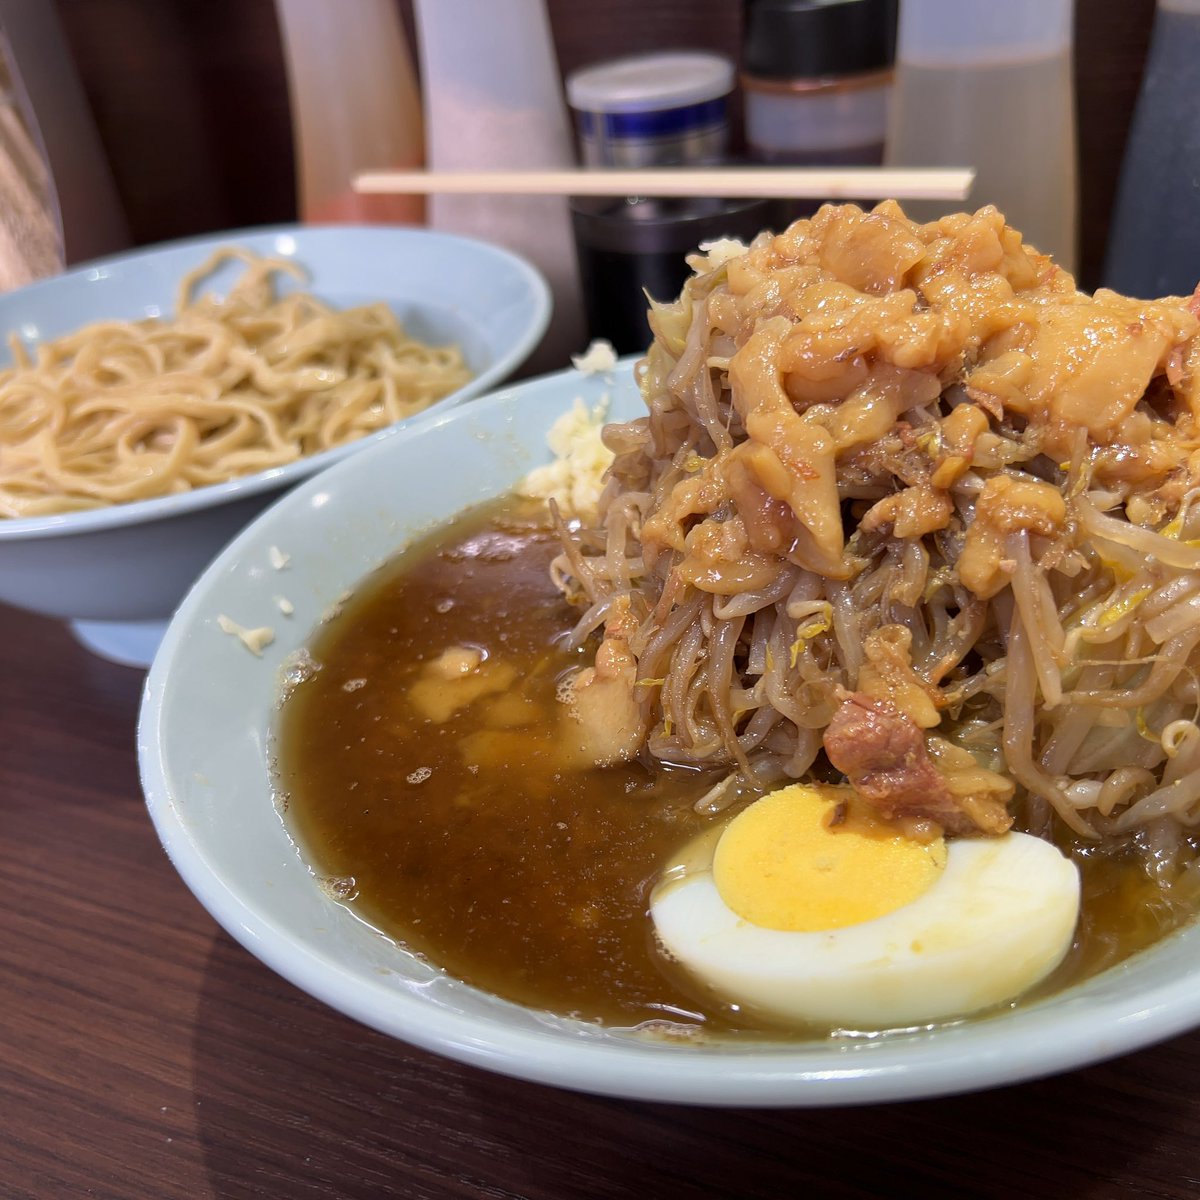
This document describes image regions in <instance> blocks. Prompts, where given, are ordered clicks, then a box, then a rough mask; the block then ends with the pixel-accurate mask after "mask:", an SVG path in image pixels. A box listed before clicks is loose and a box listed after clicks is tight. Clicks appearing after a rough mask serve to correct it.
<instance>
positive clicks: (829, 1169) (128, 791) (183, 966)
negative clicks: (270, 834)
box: [0, 608, 1200, 1200]
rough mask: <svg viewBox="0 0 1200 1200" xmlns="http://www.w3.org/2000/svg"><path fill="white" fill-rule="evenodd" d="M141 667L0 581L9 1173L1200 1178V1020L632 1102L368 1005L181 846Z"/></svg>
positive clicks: (924, 1188)
mask: <svg viewBox="0 0 1200 1200" xmlns="http://www.w3.org/2000/svg"><path fill="white" fill-rule="evenodd" d="M140 686H141V675H140V673H139V672H136V671H133V670H129V669H127V668H124V667H118V666H113V665H110V664H108V663H105V662H102V661H100V660H99V659H96V658H93V657H92V656H91V655H89V654H88V653H87V652H85V651H84V650H82V649H81V648H80V647H78V646H77V645H76V644H75V642H74V641H73V640H72V639H71V637H70V635H69V633H68V632H67V631H66V629H65V628H64V627H63V626H61V625H58V624H55V623H53V622H49V621H44V620H41V619H39V618H36V617H31V616H27V615H25V614H21V613H17V612H14V611H13V610H11V609H3V608H0V728H2V736H0V849H2V853H0V914H2V915H0V1031H2V1039H0V1045H2V1053H3V1060H2V1063H0V1197H3V1200H24V1198H26V1197H36V1198H37V1200H59V1198H60V1197H77V1196H78V1197H97V1198H100V1200H176V1198H178V1200H209V1198H217V1197H220V1198H222V1200H225V1198H241V1197H280V1198H285V1200H305V1198H308V1197H314V1198H335V1197H336V1198H337V1200H359V1198H364V1200H365V1198H368V1197H370V1198H372V1200H374V1198H377V1197H405V1198H409V1200H434V1198H441V1197H480V1198H484V1197H486V1198H488V1200H515V1198H517V1197H526V1198H529V1200H571V1198H574V1197H586V1198H587V1200H607V1198H615V1197H635V1196H636V1197H639V1198H644V1200H653V1198H658V1197H662V1198H664V1200H686V1198H688V1197H702V1196H703V1197H719V1198H722V1200H724V1198H730V1197H762V1198H764V1200H766V1198H770V1200H777V1198H778V1200H783V1198H791V1197H806V1196H815V1197H894V1196H901V1195H905V1194H913V1195H917V1196H920V1195H925V1196H929V1195H933V1196H947V1197H968V1196H988V1197H1053V1198H1055V1200H1068V1198H1072V1197H1196V1196H1200V1137H1197V1130H1200V1084H1198V1082H1197V1080H1198V1077H1200V1033H1197V1034H1192V1035H1189V1036H1186V1037H1181V1038H1178V1039H1176V1040H1175V1041H1172V1042H1170V1043H1168V1044H1166V1045H1163V1046H1159V1047H1157V1048H1155V1049H1151V1050H1148V1051H1144V1052H1142V1053H1139V1054H1134V1055H1130V1056H1128V1057H1126V1058H1123V1059H1120V1060H1117V1061H1115V1062H1112V1063H1109V1064H1106V1065H1102V1066H1098V1067H1094V1068H1092V1069H1089V1070H1085V1071H1080V1072H1077V1073H1075V1074H1072V1075H1067V1076H1062V1077H1059V1078H1056V1079H1050V1080H1045V1081H1042V1082H1038V1083H1032V1084H1027V1085H1024V1086H1020V1087H1011V1088H1006V1089H1003V1090H1000V1091H993V1092H986V1093H983V1094H980V1095H974V1096H965V1097H960V1098H954V1099H945V1100H935V1101H922V1102H915V1103H911V1104H897V1105H888V1106H885V1107H876V1108H862V1109H841V1110H832V1111H823V1112H822V1111H809V1110H802V1109H794V1110H774V1111H772V1110H767V1111H752V1110H715V1109H689V1108H682V1107H672V1106H666V1105H649V1104H633V1103H622V1102H620V1101H616V1100H606V1099H598V1098H594V1097H589V1096H582V1095H575V1094H572V1093H568V1092H560V1091H555V1090H552V1089H550V1088H545V1087H541V1086H537V1085H533V1084H525V1083H520V1082H516V1081H512V1080H507V1079H502V1078H499V1077H497V1076H492V1075H488V1074H485V1073H483V1072H481V1071H479V1070H476V1069H474V1068H469V1067H462V1066H458V1065H457V1064H455V1063H452V1062H448V1061H445V1060H443V1059H440V1058H436V1057H433V1056H431V1055H429V1054H426V1053H424V1052H422V1051H418V1050H413V1049H409V1048H408V1047H407V1046H404V1045H402V1044H400V1043H399V1042H394V1041H389V1040H388V1039H387V1038H385V1037H383V1036H381V1035H379V1034H377V1033H374V1032H372V1031H371V1030H368V1029H365V1028H362V1027H360V1026H359V1025H357V1024H355V1023H354V1022H352V1021H350V1020H349V1019H347V1018H345V1017H342V1016H341V1015H339V1014H338V1013H335V1012H333V1011H331V1010H330V1009H327V1008H325V1007H324V1006H323V1005H321V1004H319V1003H318V1002H317V1001H315V1000H312V999H310V998H309V997H308V996H306V995H304V994H303V993H301V992H299V991H297V990H296V989H295V988H293V987H292V986H291V985H290V984H288V983H285V982H284V981H283V980H281V979H279V978H277V977H276V976H275V975H274V974H272V973H271V972H270V971H269V970H268V969H267V968H266V967H264V966H262V965H261V964H260V963H259V962H258V961H257V960H256V959H254V958H252V957H251V956H250V955H249V954H248V953H246V951H244V950H243V949H242V948H241V947H240V946H239V945H237V944H236V943H235V942H234V941H233V940H232V939H231V938H230V937H228V936H227V935H226V934H225V933H224V932H223V931H221V930H220V929H218V928H217V927H216V926H215V925H214V923H213V922H212V920H211V919H210V918H209V917H208V915H207V914H206V913H205V912H204V911H203V910H202V909H201V908H200V906H199V904H197V903H196V901H195V900H193V899H192V897H191V895H190V893H189V892H188V891H187V889H186V888H185V887H184V885H183V884H182V882H181V881H180V880H179V879H178V878H177V876H176V875H175V873H174V871H173V870H172V868H171V866H170V864H169V863H168V861H167V859H166V858H165V856H164V855H163V853H162V852H161V850H160V849H159V846H158V843H157V841H156V838H155V834H154V831H153V829H152V827H151V824H150V821H149V818H148V817H147V815H146V813H145V810H144V808H143V806H142V799H141V794H140V790H139V786H138V777H137V763H136V756H135V752H134V726H135V721H136V715H137V705H138V695H139V689H140Z"/></svg>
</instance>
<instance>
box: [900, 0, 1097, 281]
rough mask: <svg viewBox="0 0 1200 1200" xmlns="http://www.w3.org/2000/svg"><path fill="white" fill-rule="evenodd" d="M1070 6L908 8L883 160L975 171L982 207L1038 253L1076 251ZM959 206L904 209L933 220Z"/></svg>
mask: <svg viewBox="0 0 1200 1200" xmlns="http://www.w3.org/2000/svg"><path fill="white" fill-rule="evenodd" d="M1071 18H1072V0H1004V2H1003V3H996V2H995V0H904V2H903V3H902V4H901V7H900V25H899V34H898V42H897V50H896V76H895V84H894V89H893V93H892V107H891V116H890V119H889V123H888V144H887V152H886V155H885V161H886V162H887V164H888V165H889V166H912V167H917V166H971V167H974V168H975V172H976V174H975V184H974V186H973V187H972V189H971V195H970V197H969V198H968V205H969V206H971V207H974V208H978V207H981V206H982V205H985V204H994V205H996V207H997V208H999V209H1000V211H1001V212H1003V213H1004V215H1005V217H1006V218H1007V219H1008V221H1009V223H1010V224H1011V225H1013V226H1015V227H1016V228H1017V229H1019V230H1020V231H1021V233H1022V234H1024V235H1025V238H1026V240H1027V241H1028V242H1030V243H1031V244H1032V245H1034V246H1036V247H1037V248H1038V249H1039V250H1042V251H1044V252H1045V253H1047V254H1052V255H1054V257H1055V259H1056V260H1057V261H1058V262H1059V263H1060V264H1061V265H1062V266H1064V267H1066V268H1067V269H1068V270H1074V266H1075V259H1076V254H1077V236H1078V234H1077V223H1078V216H1077V208H1078V203H1077V198H1076V163H1075V157H1076V148H1075V103H1074V93H1073V87H1072V73H1071ZM961 207H962V204H961V203H956V204H944V203H935V202H931V201H922V202H919V203H911V204H906V205H905V208H906V209H907V210H908V211H909V212H910V214H911V215H912V216H913V217H914V218H915V219H917V220H924V221H927V220H932V219H933V218H935V217H938V216H942V215H944V214H945V213H947V212H950V211H953V210H954V209H955V208H961Z"/></svg>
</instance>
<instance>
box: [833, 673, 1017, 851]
mask: <svg viewBox="0 0 1200 1200" xmlns="http://www.w3.org/2000/svg"><path fill="white" fill-rule="evenodd" d="M825 753H826V754H827V755H828V756H829V761H830V762H831V763H832V764H833V765H834V767H836V768H837V769H838V770H839V771H841V772H842V773H843V774H845V775H846V777H847V778H848V779H849V780H850V782H851V784H852V785H853V786H854V790H855V791H856V792H858V794H859V795H860V796H862V798H863V799H864V800H866V801H868V802H869V803H871V804H873V805H874V806H875V807H876V808H878V809H879V811H880V812H881V813H882V814H883V815H884V816H885V817H888V818H925V819H927V820H930V821H936V822H937V823H938V824H939V825H941V827H942V828H943V829H944V830H945V831H946V832H947V833H951V834H963V833H977V832H980V830H981V829H982V831H983V832H985V833H1002V832H1003V831H1004V829H1006V828H1007V827H1008V823H1009V822H1008V820H1007V815H1006V814H1004V813H1002V812H1001V813H998V814H993V813H991V812H990V811H987V812H980V811H979V806H976V805H973V804H964V803H963V801H962V800H961V799H960V798H959V797H956V796H955V795H954V793H953V792H952V791H951V789H950V785H949V783H948V782H947V779H946V777H945V775H943V774H942V772H941V771H940V770H938V768H937V766H936V765H935V764H934V762H933V760H932V759H931V758H930V757H929V753H928V751H927V750H926V748H925V735H924V733H923V732H922V731H921V728H920V727H919V726H918V725H917V724H916V722H915V721H913V720H912V719H911V718H909V717H907V716H905V714H904V713H902V712H900V711H899V709H897V708H896V706H895V705H894V704H892V703H891V702H890V701H887V700H873V699H872V698H871V697H870V696H867V695H865V694H863V693H862V692H854V693H851V694H848V695H847V696H846V697H845V699H843V701H842V703H841V706H840V707H839V708H838V710H837V712H835V713H834V715H833V720H832V721H830V722H829V727H828V728H827V729H826V730H825ZM980 818H982V820H981V819H980ZM993 818H994V819H993Z"/></svg>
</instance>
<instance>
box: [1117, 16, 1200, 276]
mask: <svg viewBox="0 0 1200 1200" xmlns="http://www.w3.org/2000/svg"><path fill="white" fill-rule="evenodd" d="M1198 60H1200V0H1159V3H1158V10H1157V12H1156V13H1155V17H1154V33H1153V36H1152V39H1151V42H1150V53H1149V55H1148V57H1147V59H1146V70H1145V74H1144V75H1143V77H1142V90H1141V95H1140V96H1139V97H1138V102H1137V108H1136V109H1135V110H1134V116H1133V124H1132V126H1131V127H1130V131H1129V141H1128V143H1127V145H1126V148H1125V163H1124V166H1123V167H1122V168H1121V182H1120V185H1119V187H1118V190H1117V202H1116V205H1115V206H1114V208H1113V218H1112V223H1111V226H1110V228H1111V231H1112V232H1111V233H1110V235H1109V245H1108V259H1107V262H1106V263H1105V267H1104V278H1103V283H1104V284H1105V286H1106V287H1111V288H1116V290H1117V291H1119V292H1126V293H1127V294H1129V295H1132V296H1142V297H1145V298H1151V297H1154V296H1167V295H1176V296H1178V295H1188V294H1189V293H1191V291H1192V290H1193V289H1194V288H1195V287H1196V284H1197V282H1200V198H1198V197H1200V112H1198V110H1197V107H1196V96H1195V88H1194V87H1193V80H1194V73H1195V70H1196V62H1197V61H1198Z"/></svg>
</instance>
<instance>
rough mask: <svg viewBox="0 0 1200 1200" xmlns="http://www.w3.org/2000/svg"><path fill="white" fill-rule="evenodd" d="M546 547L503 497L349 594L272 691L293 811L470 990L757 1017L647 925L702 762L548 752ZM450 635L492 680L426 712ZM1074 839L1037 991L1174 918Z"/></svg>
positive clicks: (348, 878) (338, 876) (1121, 870)
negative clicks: (434, 714)
mask: <svg viewBox="0 0 1200 1200" xmlns="http://www.w3.org/2000/svg"><path fill="white" fill-rule="evenodd" d="M557 549H558V545H557V541H556V538H555V536H554V535H553V533H551V532H550V531H549V530H548V529H546V528H545V526H544V524H543V523H542V521H541V516H540V510H539V509H537V508H535V507H533V506H531V505H528V504H522V503H521V502H517V501H512V500H508V501H503V502H500V503H499V504H496V505H490V506H486V507H484V508H481V509H477V510H473V511H471V512H469V513H467V514H465V515H464V516H463V517H461V518H460V519H459V520H457V521H456V522H455V523H453V524H452V525H449V526H447V527H444V528H442V529H440V530H438V531H437V532H436V534H434V535H432V536H430V537H429V538H426V539H424V540H423V541H420V542H419V543H417V544H415V545H414V546H413V547H412V548H411V549H410V550H408V551H407V552H406V553H405V554H403V555H402V556H400V557H399V558H398V559H397V560H396V561H395V562H394V563H392V564H390V565H389V566H387V567H386V568H384V569H382V570H381V571H380V572H378V573H377V574H376V576H374V577H373V578H372V579H371V580H370V581H368V582H367V584H366V585H365V586H363V587H362V588H361V589H360V590H359V591H358V593H357V594H356V595H355V596H354V597H353V598H352V599H351V600H350V601H349V602H348V603H347V604H346V605H345V607H344V609H343V611H342V612H341V613H340V614H339V615H337V616H335V617H334V618H333V619H331V620H330V621H329V623H328V624H327V625H326V626H325V627H324V628H323V629H322V630H321V632H320V633H319V635H318V637H317V638H316V640H315V642H314V644H313V646H312V648H311V651H312V656H313V658H314V660H315V661H316V662H317V663H318V664H319V665H320V669H319V670H318V671H317V672H316V673H315V674H314V675H313V676H312V677H311V678H310V679H308V680H307V681H306V682H304V683H303V684H300V685H298V686H297V687H296V688H295V689H294V691H293V692H292V693H291V694H290V696H289V698H288V699H287V700H286V701H285V703H284V706H283V711H282V713H281V716H280V722H279V728H278V750H279V756H278V757H279V764H280V765H279V775H280V788H281V792H282V794H283V795H284V796H285V797H286V800H287V820H288V823H289V825H290V826H291V828H292V832H293V833H294V835H295V836H296V837H297V840H298V841H299V843H300V845H301V846H302V848H303V850H304V853H305V855H306V857H307V859H308V861H309V862H310V863H311V864H312V865H313V868H314V870H315V871H316V872H317V873H318V874H319V875H322V876H326V877H328V878H329V879H331V880H332V881H334V890H335V891H336V893H337V894H338V895H339V896H342V897H343V898H344V899H345V900H346V902H347V903H349V904H351V905H352V907H353V908H354V909H355V911H356V912H357V913H359V914H360V915H361V916H362V917H363V918H364V919H366V920H367V921H369V922H370V923H372V924H373V925H374V926H375V927H376V928H378V929H380V930H381V931H382V932H384V933H386V934H387V935H389V936H390V937H393V938H394V939H396V940H397V941H398V942H401V943H402V944H404V945H405V946H408V947H409V948H411V949H413V950H415V951H417V952H419V953H422V954H424V955H425V956H427V957H428V958H429V959H430V961H432V962H435V963H437V964H438V965H439V966H441V967H443V968H444V969H445V970H447V971H448V972H449V973H450V974H452V975H454V976H457V977H458V978H460V979H463V980H465V981H467V982H468V983H471V984H474V985H475V986H477V987H480V988H483V989H485V990H487V991H490V992H493V993H495V994H496V995H499V996H503V997H505V998H507V999H510V1000H514V1001H516V1002H518V1003H522V1004H526V1005H530V1006H533V1007H536V1008H541V1009H547V1010H550V1011H553V1012H557V1013H562V1014H569V1015H575V1016H579V1017H582V1018H584V1019H588V1020H597V1021H602V1022H605V1023H607V1024H611V1025H616V1026H636V1025H641V1024H644V1023H655V1024H657V1023H664V1027H667V1028H675V1029H677V1030H679V1031H680V1032H683V1031H685V1030H687V1029H689V1028H690V1029H693V1030H698V1029H701V1028H702V1029H707V1030H711V1031H713V1032H726V1031H731V1030H743V1031H762V1030H766V1029H769V1028H770V1024H769V1023H768V1022H765V1021H763V1022H760V1021H758V1020H756V1019H755V1018H754V1016H753V1015H752V1014H750V1013H747V1012H745V1011H744V1010H739V1009H737V1008H736V1007H732V1006H727V1005H725V1004H723V1003H722V1002H721V1001H720V1000H718V999H716V998H715V997H713V996H712V995H711V994H709V993H707V992H706V990H705V989H703V988H702V987H699V986H697V985H696V984H695V983H694V982H693V981H691V980H689V979H688V978H687V977H686V976H685V975H684V974H683V973H682V972H681V971H680V970H678V968H676V967H675V966H673V964H671V963H670V962H669V961H667V960H666V959H665V958H664V956H663V955H662V954H661V953H659V952H658V951H657V950H656V948H655V944H654V937H653V932H652V928H651V923H650V920H649V917H648V904H649V893H650V889H651V887H652V885H653V883H654V880H655V879H656V877H657V875H658V873H659V870H660V868H661V866H662V865H663V863H664V862H665V861H666V860H667V859H668V858H669V857H670V856H671V855H672V854H673V853H674V852H675V851H677V850H678V849H679V848H680V847H681V846H682V845H683V844H684V843H685V842H687V841H688V840H690V839H691V838H692V837H693V836H695V835H696V834H697V833H698V832H700V831H701V830H702V829H703V828H704V827H705V826H706V824H707V823H709V822H710V821H711V820H712V818H707V817H702V816H700V815H698V814H697V813H696V812H695V810H694V808H693V805H694V803H695V801H696V799H697V798H698V797H700V796H701V795H702V794H703V793H704V792H705V791H707V790H708V788H709V787H711V785H712V783H713V777H712V776H706V775H702V774H698V773H695V772H690V771H682V770H662V769H658V770H655V771H653V772H652V771H651V770H649V769H648V768H646V767H644V766H642V765H640V764H633V765H628V766H621V767H614V768H608V769H605V770H571V769H566V768H564V767H563V766H562V765H561V763H560V762H559V760H558V756H557V755H556V753H555V745H554V737H553V731H554V727H555V720H556V716H555V711H556V708H557V707H558V701H557V700H556V699H555V687H556V684H557V683H558V681H559V679H560V678H561V676H562V675H563V673H564V672H566V671H569V670H570V669H571V668H573V667H578V666H579V665H581V663H582V661H583V659H582V657H581V654H580V653H571V652H569V651H567V650H566V649H565V648H564V647H563V640H564V639H563V635H564V633H565V632H566V631H567V630H568V629H569V628H570V627H571V625H572V623H573V622H574V620H575V618H576V615H577V614H576V613H575V612H574V610H572V609H570V608H569V607H568V606H567V605H566V604H565V602H563V601H562V600H561V599H560V598H559V596H558V595H557V593H556V591H555V589H554V587H553V586H552V584H551V582H550V580H549V576H548V566H549V563H550V560H551V559H552V558H553V556H554V554H555V553H556V552H557ZM452 646H465V647H475V648H477V649H478V650H480V651H482V652H483V653H484V654H486V656H487V667H488V670H489V671H491V672H493V675H492V686H493V689H494V690H491V691H489V692H488V693H486V694H484V695H480V696H478V697H477V698H476V699H475V700H474V701H473V702H471V703H470V704H468V705H466V706H464V707H462V708H461V709H459V711H457V712H456V713H454V714H453V715H451V716H449V717H448V719H445V720H440V719H434V718H431V717H430V716H429V715H428V711H429V710H428V707H426V709H425V710H424V711H421V710H420V709H419V708H418V706H417V705H415V704H414V699H413V697H414V696H415V695H418V694H420V692H421V688H422V686H428V685H427V683H426V684H421V683H420V682H419V681H421V680H422V679H423V678H426V677H427V676H428V674H429V670H430V667H429V664H430V663H431V662H432V661H433V660H435V659H437V658H438V657H439V655H440V654H441V653H442V651H443V650H445V649H446V648H447V647H452ZM414 685H417V686H416V687H415V689H414ZM436 700H437V689H436V687H435V688H434V690H433V701H434V703H436ZM439 715H440V714H439ZM1076 857H1077V861H1079V863H1080V866H1081V868H1082V873H1083V885H1084V907H1083V917H1082V919H1081V921H1080V933H1079V937H1078V938H1077V941H1076V945H1075V947H1074V948H1073V949H1072V951H1071V953H1070V954H1069V955H1068V957H1067V960H1066V961H1065V962H1064V963H1063V965H1062V966H1061V967H1060V968H1059V969H1058V970H1057V971H1056V972H1055V973H1054V974H1053V975H1052V976H1051V978H1050V979H1049V980H1047V981H1045V982H1044V983H1043V984H1042V985H1040V986H1039V988H1038V989H1036V991H1035V993H1033V994H1036V995H1044V994H1046V993H1047V992H1049V991H1051V990H1057V989H1059V988H1061V987H1063V986H1066V985H1067V984H1069V983H1072V982H1075V981H1076V980H1078V979H1080V978H1083V977H1086V976H1087V975H1090V974H1093V973H1094V972H1096V971H1098V970H1101V969H1103V968H1104V967H1106V966H1109V965H1111V964H1112V963H1113V962H1116V961H1118V960H1120V959H1122V958H1124V957H1126V956H1127V955H1129V954H1130V953H1132V952H1134V951H1136V950H1138V949H1141V948H1142V947H1144V946H1146V945H1148V944H1150V943H1151V942H1153V941H1156V940H1157V939H1158V938H1160V937H1162V936H1163V934H1164V933H1165V932H1167V931H1168V930H1169V929H1171V928H1173V927H1174V926H1176V925H1177V924H1179V923H1180V921H1181V919H1182V918H1183V916H1184V915H1185V914H1184V913H1183V912H1182V911H1181V910H1180V909H1179V908H1178V907H1175V906H1171V905H1168V904H1166V903H1165V902H1164V901H1163V900H1162V898H1161V894H1160V892H1159V890H1158V889H1157V887H1156V886H1155V885H1154V884H1153V883H1152V882H1151V881H1150V880H1149V879H1148V878H1147V877H1146V875H1145V874H1144V873H1143V872H1142V870H1141V869H1140V868H1139V867H1137V866H1136V865H1133V864H1131V862H1129V861H1127V860H1125V859H1123V858H1121V857H1120V856H1116V857H1112V856H1103V855H1087V854H1083V855H1077V856H1076ZM793 1032H794V1033H797V1034H800V1035H808V1036H813V1035H817V1034H822V1033H828V1032H829V1031H828V1030H816V1029H812V1028H806V1029H796V1030H794V1031H793Z"/></svg>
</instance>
